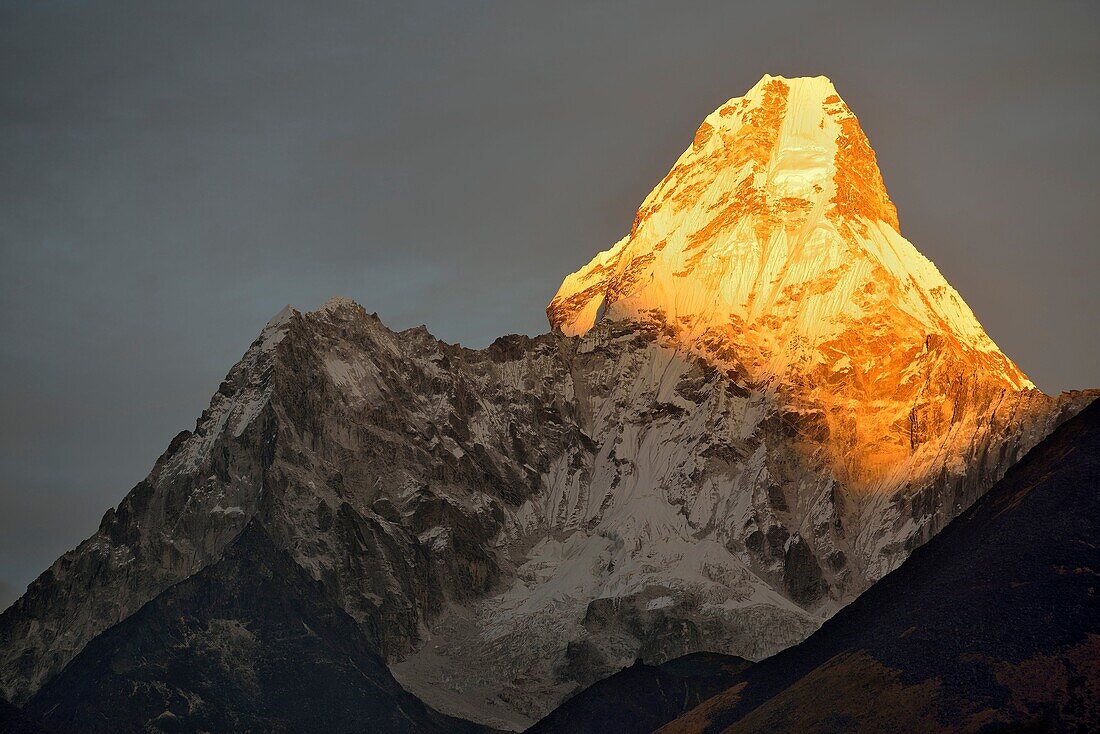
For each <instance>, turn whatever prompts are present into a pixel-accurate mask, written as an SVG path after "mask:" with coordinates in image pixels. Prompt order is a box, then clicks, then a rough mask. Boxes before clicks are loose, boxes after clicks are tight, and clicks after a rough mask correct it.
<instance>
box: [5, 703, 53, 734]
mask: <svg viewBox="0 0 1100 734" xmlns="http://www.w3.org/2000/svg"><path fill="white" fill-rule="evenodd" d="M0 732H3V734H50V733H49V730H48V729H45V728H43V727H42V726H40V725H39V724H38V723H37V722H35V721H31V719H30V718H29V717H28V716H27V715H26V714H25V713H23V712H22V711H20V710H19V707H18V706H15V705H14V704H11V703H9V702H7V701H5V700H4V699H2V698H0Z"/></svg>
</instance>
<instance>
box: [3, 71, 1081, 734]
mask: <svg viewBox="0 0 1100 734" xmlns="http://www.w3.org/2000/svg"><path fill="white" fill-rule="evenodd" d="M831 90H832V88H831V85H829V84H828V82H827V81H824V80H820V79H819V80H782V79H772V78H770V77H766V78H765V79H764V80H763V81H762V82H761V84H759V85H757V87H756V88H754V90H753V91H752V92H750V93H749V95H747V96H746V97H745V98H743V99H741V100H734V101H733V102H731V103H730V104H729V105H726V106H724V107H723V108H722V109H721V110H719V111H718V112H716V113H715V114H714V115H712V116H711V117H710V118H708V122H707V123H705V124H704V126H703V127H702V128H700V132H699V133H698V134H697V136H696V139H695V142H694V143H693V144H692V147H691V149H689V151H688V152H687V153H685V154H684V156H683V157H682V158H681V161H680V162H679V163H678V164H677V167H676V168H674V169H673V172H672V174H670V177H669V178H668V179H666V181H665V182H664V183H662V184H661V185H660V186H659V187H658V188H657V189H656V190H655V191H654V193H653V194H651V195H650V197H649V198H648V199H647V201H646V203H645V204H644V205H643V207H642V210H641V211H640V213H639V217H638V219H637V222H636V224H635V227H634V230H633V232H632V234H631V235H630V236H629V237H627V238H626V239H624V240H623V242H621V243H620V244H619V245H617V246H616V247H615V248H614V249H612V250H611V251H609V253H604V254H603V255H600V256H599V257H597V259H596V261H594V263H593V264H590V265H589V266H588V267H587V268H585V269H584V270H582V271H581V272H580V273H578V274H575V275H573V276H570V277H569V278H567V279H566V282H565V284H563V286H562V291H561V292H559V294H558V296H557V297H556V298H555V299H554V302H553V303H552V304H551V306H550V308H549V315H550V320H551V323H552V325H553V326H554V330H553V331H552V332H551V333H550V334H546V335H543V336H539V337H536V338H528V337H519V336H512V337H503V338H501V339H499V340H497V341H496V342H495V343H494V344H492V345H491V346H489V347H488V348H486V349H483V350H479V351H473V350H468V349H463V348H461V347H459V346H454V345H448V344H445V343H442V342H440V341H438V340H436V339H434V338H433V337H432V336H431V335H430V334H428V332H427V331H426V330H424V329H423V328H417V329H411V330H408V331H404V332H400V333H394V332H392V331H390V330H388V329H386V328H385V327H384V326H383V325H382V324H381V323H380V322H379V321H378V319H377V318H376V317H374V316H370V315H368V314H367V313H366V312H365V311H364V310H363V309H362V308H361V307H359V306H358V305H356V304H354V303H353V302H351V301H348V300H347V299H334V300H332V301H329V302H328V303H326V304H325V305H324V306H323V307H322V308H321V309H320V310H318V311H315V312H311V313H300V312H298V311H296V310H294V309H290V308H288V309H285V310H284V311H283V312H282V313H280V314H279V315H278V316H277V317H276V318H275V319H273V320H272V322H271V323H270V324H269V325H268V326H267V327H266V328H265V329H264V330H263V332H262V333H261V335H260V336H259V338H258V339H257V340H256V341H255V342H254V343H253V344H252V345H251V347H250V348H249V350H248V352H247V353H246V354H245V356H244V358H243V359H242V361H241V362H240V363H239V364H238V365H237V366H236V367H234V368H233V370H231V371H230V373H229V375H228V376H227V377H226V380H225V381H224V382H223V384H222V385H221V387H220V388H219V390H218V392H217V394H216V395H215V396H214V397H213V399H212V401H211V404H210V407H209V408H208V409H207V410H206V411H205V412H204V413H203V415H202V416H201V417H200V418H199V420H198V423H197V425H196V427H195V430H194V431H193V432H186V431H185V432H184V433H181V434H180V435H179V436H177V437H176V439H175V440H173V441H172V444H171V445H170V446H169V448H168V450H167V451H166V452H165V454H164V455H163V456H162V457H161V458H160V459H159V460H158V461H157V463H156V465H155V466H154V468H153V471H152V473H151V474H150V475H149V477H148V478H147V479H146V480H144V481H143V482H142V483H140V484H139V485H138V486H137V487H135V488H134V490H133V491H132V492H131V493H130V494H129V496H127V498H126V499H125V500H123V502H122V503H121V504H120V505H119V506H118V508H116V509H114V510H110V511H108V513H107V515H106V516H105V517H104V519H103V522H102V524H101V527H100V529H99V531H98V532H97V533H96V534H95V535H93V536H92V537H91V538H89V539H88V540H86V541H85V542H84V543H82V544H81V545H80V546H79V547H78V548H76V549H75V550H73V551H71V552H69V553H67V554H65V555H64V556H62V557H61V558H60V559H59V560H58V561H57V562H56V563H55V564H54V565H53V566H52V567H51V568H50V569H48V570H47V571H46V572H45V573H44V574H43V575H42V576H41V577H40V578H39V579H38V580H36V581H35V582H34V583H33V584H32V585H31V586H30V588H29V589H28V591H27V593H26V595H25V596H24V597H23V598H22V599H20V600H19V601H18V602H16V603H15V604H14V605H13V606H12V607H11V608H10V609H9V610H8V611H6V612H5V613H4V614H3V615H2V616H0V693H3V695H5V696H7V697H8V698H10V699H11V700H13V701H14V702H16V703H23V702H24V701H26V700H27V699H28V697H29V696H30V695H31V694H33V693H34V692H35V691H36V690H37V689H38V688H39V687H40V686H42V685H43V684H44V683H45V682H46V681H48V680H49V679H51V678H52V677H53V676H55V675H56V674H57V673H58V672H60V671H61V670H62V668H63V667H64V666H65V665H66V664H67V663H68V661H70V660H71V659H73V657H74V656H75V655H77V653H79V652H80V650H81V649H82V648H83V647H84V646H85V645H87V644H88V642H89V641H90V640H92V639H93V638H95V637H96V636H97V635H98V634H100V633H101V632H102V631H103V630H105V629H107V628H108V627H110V626H111V625H114V624H115V623H117V622H119V621H121V620H123V619H126V618H127V617H128V616H130V615H131V614H133V613H134V612H135V611H137V610H138V609H139V608H140V607H141V606H142V604H144V603H145V602H147V601H149V600H150V599H152V598H154V597H155V596H157V594H159V593H161V592H162V591H164V590H165V589H166V588H168V587H169V586H170V585H172V584H174V583H176V582H179V581H181V580H183V579H186V578H188V577H190V576H192V575H193V574H195V573H197V572H199V571H201V570H202V569H203V568H206V567H208V566H209V565H210V564H212V563H215V562H216V561H217V560H218V559H219V558H220V557H221V556H222V553H223V551H224V549H225V547H226V545H227V544H228V543H229V542H230V541H231V540H232V539H233V538H235V537H236V536H237V535H238V534H239V533H240V532H241V530H242V528H244V527H245V525H246V524H247V523H248V522H249V521H250V520H252V519H255V520H257V521H259V522H261V523H262V524H263V526H264V527H265V528H267V530H268V533H269V534H270V536H271V538H272V540H273V542H274V543H275V545H276V546H277V547H279V548H281V549H284V550H285V551H286V552H287V553H288V554H289V555H290V557H291V558H293V559H294V561H295V562H296V563H297V564H299V565H301V566H302V567H303V568H305V569H306V570H307V571H308V573H309V574H310V575H311V576H312V577H313V578H315V579H318V580H319V581H321V582H322V583H323V584H324V587H325V589H326V593H327V594H329V595H330V596H331V597H332V598H333V599H334V600H335V601H336V603H337V604H338V605H339V606H340V607H342V608H343V609H344V610H345V611H346V612H347V613H348V614H349V615H350V616H351V617H352V618H353V619H354V620H355V621H356V624H357V625H358V626H359V628H360V629H361V631H362V633H363V635H364V636H365V638H366V639H367V640H369V641H370V644H371V645H372V646H374V648H375V649H376V650H377V651H378V653H379V654H380V655H382V656H383V657H384V658H385V659H386V660H387V661H388V662H389V663H390V665H391V668H392V669H393V671H394V674H395V676H396V677H397V679H398V680H399V681H401V683H402V684H403V685H404V686H405V687H406V688H407V689H409V690H410V691H412V692H413V693H415V694H416V695H418V696H420V697H421V698H422V699H424V700H425V701H426V702H427V703H428V704H430V705H431V706H433V707H435V708H436V709H438V710H440V711H444V712H446V713H448V714H452V715H457V716H461V717H463V718H469V719H473V720H476V721H480V722H484V723H488V724H491V725H496V726H500V727H505V728H523V727H525V726H527V725H529V724H530V723H533V721H535V720H536V719H538V718H540V717H541V716H542V715H544V714H545V713H547V712H548V711H549V710H551V709H552V708H553V707H554V705H555V704H556V703H558V702H559V701H560V700H562V699H563V698H564V697H565V696H566V695H568V694H569V693H570V692H572V691H575V690H576V689H578V688H579V687H581V686H583V685H587V684H588V683H591V682H593V681H594V680H597V679H599V678H602V677H604V676H606V675H609V674H611V673H613V672H615V671H617V670H619V669H621V668H622V667H624V666H626V665H629V664H631V663H632V662H633V661H634V660H635V659H636V658H638V657H642V658H644V659H645V660H646V661H647V662H651V663H659V662H661V661H664V660H666V659H668V658H671V657H674V656H678V655H682V654H685V653H689V652H693V651H697V650H710V651H715V652H722V653H726V654H730V655H738V656H740V657H744V658H747V659H752V660H758V659H760V658H763V657H765V656H767V655H771V654H773V653H775V652H776V651H778V650H781V649H783V648H785V647H787V646H790V645H792V644H795V643H797V642H799V641H800V640H802V639H804V638H805V637H806V636H807V635H809V634H810V633H812V632H813V631H814V630H815V629H816V628H817V627H818V626H819V625H820V624H821V622H822V620H823V619H825V618H826V617H828V616H829V615H830V614H832V613H833V612H834V611H836V610H837V609H838V608H840V607H841V606H843V605H844V604H846V603H847V602H849V601H850V600H851V599H853V598H854V597H855V596H856V595H857V594H858V593H859V592H861V591H862V590H864V589H865V588H866V587H867V586H868V585H869V584H870V583H872V582H873V581H874V580H876V579H877V578H879V577H881V576H882V575H884V574H885V573H887V572H888V571H890V570H891V569H893V568H894V567H896V566H897V565H898V564H899V563H901V562H902V561H903V560H904V559H905V558H906V557H907V555H908V553H909V552H910V551H912V550H913V549H914V548H916V547H917V546H919V545H921V544H922V543H923V542H925V541H927V540H928V539H929V538H930V537H931V536H932V535H933V534H934V533H935V532H937V531H938V530H939V529H940V528H941V527H943V526H944V525H945V524H946V523H947V522H948V521H949V520H950V519H951V518H953V517H954V516H955V515H957V514H958V513H959V512H961V511H962V510H963V509H965V508H966V507H967V506H969V505H970V504H971V503H972V502H973V501H974V499H976V498H977V497H978V496H980V495H981V493H982V492H983V491H984V490H985V489H987V488H988V487H989V486H990V485H991V484H992V483H993V482H994V481H996V480H997V479H998V478H999V477H1000V476H1001V475H1002V474H1003V473H1004V471H1005V470H1006V469H1007V468H1008V467H1009V466H1010V465H1011V464H1012V463H1014V462H1015V461H1016V460H1017V459H1018V458H1019V457H1020V456H1022V455H1023V453H1024V452H1025V451H1026V450H1027V449H1028V448H1030V447H1031V446H1032V445H1034V444H1035V443H1036V442H1037V441H1039V440H1040V439H1041V438H1042V437H1044V436H1045V435H1047V434H1048V433H1049V432H1050V431H1051V430H1052V429H1053V428H1054V427H1055V426H1056V425H1058V424H1059V423H1060V422H1061V421H1062V420H1064V419H1065V418H1067V417H1069V416H1070V415H1072V414H1073V413H1074V412H1076V411H1077V410H1079V409H1080V407H1081V406H1083V405H1084V404H1085V403H1086V402H1087V400H1088V399H1089V396H1088V395H1085V394H1064V395H1063V396H1061V397H1059V398H1050V397H1047V396H1045V395H1043V394H1042V393H1041V392H1039V391H1037V390H1035V389H1033V388H1032V387H1031V385H1030V383H1029V382H1027V380H1026V378H1025V377H1024V376H1023V375H1022V374H1020V372H1019V370H1017V369H1016V368H1015V366H1014V365H1012V363H1011V362H1010V361H1009V360H1007V359H1006V358H1005V357H1004V356H1003V355H1001V353H1000V352H999V351H998V350H997V348H996V346H995V345H993V343H992V342H991V341H989V339H988V338H987V337H985V335H984V332H982V330H981V327H980V326H979V325H978V323H977V322H976V321H975V320H974V318H973V316H972V314H971V313H970V311H969V310H968V309H967V308H966V306H965V304H963V303H962V301H961V299H959V298H958V296H957V294H956V293H955V292H954V291H953V290H952V289H951V288H950V286H947V284H946V283H944V282H943V281H942V278H941V277H940V276H939V274H938V273H937V272H936V271H935V268H934V267H933V266H932V265H931V264H930V263H928V261H927V260H925V259H924V258H923V257H921V256H920V255H919V254H918V253H917V252H916V251H915V250H914V249H913V248H912V246H911V245H909V243H908V242H906V241H905V240H904V239H902V238H901V236H900V235H899V234H897V229H896V227H897V223H896V217H895V216H894V215H893V208H892V206H891V205H890V204H889V200H888V198H886V195H885V192H884V190H883V188H882V186H881V178H880V177H879V176H878V173H877V169H876V168H875V167H874V159H873V154H872V153H871V152H870V148H869V147H868V146H867V144H866V140H865V138H863V135H862V133H861V132H860V131H859V127H858V123H856V122H855V118H854V117H851V114H850V113H849V112H848V111H847V108H846V107H844V106H843V104H842V103H840V102H839V100H833V99H832V98H833V96H835V94H834V93H832V91H831ZM818 189H820V191H818ZM799 202H802V203H799ZM807 202H808V203H807ZM689 265H690V267H689ZM681 273H682V274H681Z"/></svg>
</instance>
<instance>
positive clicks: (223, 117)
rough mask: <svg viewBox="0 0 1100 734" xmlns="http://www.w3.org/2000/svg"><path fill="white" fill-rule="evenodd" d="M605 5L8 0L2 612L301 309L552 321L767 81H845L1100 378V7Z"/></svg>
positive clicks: (1033, 310)
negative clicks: (353, 303) (567, 283)
mask: <svg viewBox="0 0 1100 734" xmlns="http://www.w3.org/2000/svg"><path fill="white" fill-rule="evenodd" d="M597 5H598V6H595V7H594V6H593V5H592V4H590V3H577V4H566V3H562V2H553V3H550V2H546V3H540V4H527V3H517V2H501V3H492V4H485V3H473V2H464V3H454V2H445V3H435V4H420V3H410V2H399V3H393V4H384V3H380V2H363V3H324V4H322V3H312V2H310V3H307V2H301V3H263V4H249V5H248V6H246V5H245V4H237V3H228V2H224V1H222V0H219V1H218V2H194V1H189V2H181V3H174V2H156V3H150V2H146V1H145V0H142V1H141V2H133V3H119V2H107V1H102V2H50V1H46V2H33V3H26V4H22V3H14V4H13V3H11V2H6V1H0V336H2V338H0V606H4V605H6V603H7V602H8V601H10V600H11V599H12V598H14V595H15V594H17V593H21V592H22V589H23V587H24V586H25V585H26V583H27V582H28V581H29V580H30V579H32V578H33V577H34V576H35V575H37V574H38V573H39V572H40V571H42V570H43V569H45V568H46V567H47V566H48V565H49V564H50V562H51V561H52V560H53V559H54V558H55V557H56V556H57V555H59V554H60V553H61V552H63V551H64V550H66V549H68V548H70V547H72V546H74V545H75V544H76V543H77V542H78V541H79V540H80V539H82V538H84V537H86V536H87V535H88V534H90V533H91V532H92V531H93V530H94V529H95V527H96V525H97V524H98V522H99V518H100V517H101V515H102V513H103V511H104V510H105V509H106V508H107V507H108V506H111V505H114V504H116V503H117V502H118V501H119V500H120V499H121V498H122V497H123V495H124V494H125V493H126V492H127V491H128V489H129V488H130V487H131V486H133V485H134V484H135V483H136V482H137V481H138V480H140V479H141V478H142V477H143V476H144V475H145V474H146V472H147V471H148V470H149V468H150V467H151V466H152V463H153V460H154V459H155V458H156V456H157V455H158V454H159V453H160V452H161V451H162V450H163V449H164V447H165V446H166V445H167V443H168V441H169V439H170V438H171V437H172V436H173V435H174V434H175V433H176V432H178V431H179V430H181V429H183V428H191V427H192V426H193V425H194V419H195V417H196V416H197V415H198V414H199V413H200V412H201V411H202V409H203V408H204V407H205V406H206V403H207V401H208V399H209V396H210V394H211V393H213V392H214V390H215V389H216V388H217V385H218V383H219V381H220V380H221V378H222V376H223V375H224V374H225V373H226V371H227V370H228V369H229V367H230V366H231V365H232V364H233V363H234V362H235V361H236V360H237V359H238V358H239V356H240V355H241V354H242V353H243V351H244V349H245V348H246V346H247V345H248V343H249V342H250V341H251V340H252V339H253V338H254V336H255V335H256V333H257V332H258V331H259V329H260V328H261V327H262V326H263V324H264V323H265V322H266V321H267V319H268V318H269V317H270V316H271V315H272V314H274V313H275V312H276V311H278V310H279V309H280V308H281V307H282V306H283V305H284V304H285V303H288V302H289V303H292V304H295V305H297V306H299V307H302V308H313V307H316V306H317V305H318V304H320V303H321V302H322V301H323V300H324V299H325V298H327V297H328V296H331V295H336V294H340V295H348V296H351V297H353V298H355V299H356V300H358V301H360V302H361V303H363V304H364V305H365V306H366V307H367V310H369V311H378V312H379V314H380V315H381V316H382V318H383V319H384V320H385V321H386V323H387V324H389V325H390V326H392V327H395V328H404V327H408V326H412V325H416V324H419V323H425V324H427V325H428V327H429V329H430V330H431V331H432V332H433V333H434V334H436V335H437V336H439V337H441V338H443V339H446V340H449V341H460V342H462V343H463V344H467V345H470V346H483V345H485V344H487V343H488V342H490V341H491V340H492V339H493V338H494V337H495V336H497V335H500V334H503V333H508V332H526V333H538V332H541V331H544V330H545V328H546V323H545V317H544V315H543V308H544V307H545V305H546V303H547V301H548V300H549V298H550V297H551V295H552V294H553V293H554V291H555V290H556V288H557V286H558V284H559V282H560V280H561V278H562V276H563V275H564V274H566V273H567V272H569V271H571V270H573V269H575V268H576V267H578V266H579V265H581V264H582V263H584V262H586V261H587V260H588V259H589V258H590V257H591V256H592V255H593V254H594V253H595V252H597V251H598V250H601V249H605V248H606V247H608V246H609V245H610V244H611V243H613V242H614V241H615V240H616V239H618V238H619V237H620V236H621V235H622V234H623V233H624V232H625V231H626V230H627V229H628V228H629V225H630V222H631V220H632V218H633V215H634V210H635V208H636V207H637V205H638V204H639V203H640V202H641V200H642V198H643V197H644V196H645V194H646V193H647V192H648V191H649V189H650V188H651V187H652V186H653V185H654V184H655V183H656V182H657V181H658V180H659V179H660V178H661V177H662V176H663V175H664V174H665V173H666V172H667V170H668V168H669V167H670V166H671V164H672V163H673V161H674V160H675V158H676V157H677V155H679V153H680V152H681V151H682V150H683V148H684V147H686V146H687V144H688V143H689V142H690V140H691V137H692V134H693V132H694V130H695V128H696V126H697V125H698V124H699V122H700V120H701V119H702V118H703V117H704V116H705V115H706V114H707V113H708V112H710V111H711V110H712V109H714V108H715V107H717V106H718V105H719V104H721V103H722V102H723V101H725V100H726V99H727V98H729V97H733V96H738V95H740V94H742V93H743V92H745V91H746V90H747V89H748V88H749V87H750V86H752V84H753V83H754V82H756V80H757V79H758V78H759V77H760V76H761V75H762V74H764V73H765V72H768V73H772V74H782V75H786V76H799V75H817V74H825V75H827V76H829V77H831V78H832V79H833V81H834V83H835V84H836V86H837V88H838V90H839V91H840V94H841V95H842V96H843V97H844V98H845V100H846V101H847V102H848V104H849V105H850V106H851V107H852V108H853V110H854V111H855V112H856V114H857V115H858V116H859V118H860V120H861V122H862V124H863V127H864V129H865V130H866V131H867V133H868V135H869V137H870V138H871V142H872V145H873V146H874V147H875V149H876V150H877V151H878V154H879V159H880V163H881V166H882V169H883V174H884V176H885V179H886V183H887V186H888V187H889V190H890V193H891V195H892V197H893V199H894V201H895V202H896V203H897V205H898V210H899V213H900V217H901V223H902V231H903V233H904V234H905V235H906V236H907V237H908V238H909V239H910V240H912V241H913V242H914V243H915V244H916V246H917V248H918V249H920V250H921V251H922V252H923V253H925V254H926V255H927V256H928V257H930V258H931V259H932V260H933V261H934V262H935V263H936V264H937V265H938V266H939V267H940V269H941V270H942V271H943V273H944V275H945V276H946V277H947V279H948V280H949V281H950V282H951V283H952V284H953V285H955V287H956V288H958V290H959V291H960V292H961V293H962V295H963V297H964V298H965V299H966V300H967V302H968V303H969V304H970V305H971V307H972V308H973V309H974V311H975V312H976V313H977V315H978V318H979V319H980V320H981V322H982V323H983V324H984V325H985V327H986V329H987V330H988V331H989V333H990V335H991V336H992V337H993V339H994V340H995V341H996V342H997V343H998V344H999V345H1000V346H1001V347H1002V348H1003V349H1004V350H1005V352H1007V353H1008V354H1009V356H1011V357H1012V358H1014V359H1015V360H1016V361H1017V362H1018V363H1019V364H1020V366H1021V367H1022V368H1023V369H1024V371H1026V372H1027V373H1028V374H1029V375H1031V377H1032V378H1033V379H1034V380H1035V382H1036V383H1037V384H1038V385H1039V386H1040V387H1042V388H1043V389H1045V390H1047V391H1048V392H1050V391H1058V390H1062V389H1069V388H1077V387H1088V386H1100V351H1098V345H1097V341H1098V340H1097V339H1096V334H1095V331H1096V323H1095V321H1096V317H1097V314H1098V313H1100V300H1098V292H1100V289H1098V288H1097V286H1096V276H1097V271H1098V269H1100V268H1098V263H1100V243H1098V240H1097V235H1096V233H1097V230H1098V225H1100V206H1098V202H1100V196H1098V194H1100V186H1098V180H1100V177H1098V175H1097V172H1098V170H1100V156H1098V152H1100V144H1098V142H1097V141H1098V135H1097V120H1098V118H1100V115H1098V113H1100V50H1098V49H1100V44H1098V43H1097V40H1096V39H1097V37H1098V32H1100V23H1098V20H1100V12H1098V11H1100V4H1098V3H1094V2H1079V3H1055V2H1043V3H1040V2H1027V3H1010V2H990V3H976V2H971V3H958V2H951V3H943V4H938V3H919V4H918V3H914V4H913V6H914V7H910V8H908V9H906V10H898V9H890V8H889V7H887V6H888V4H887V3H881V2H874V3H855V4H852V3H844V2H830V3H818V2H813V3H805V4H791V3H779V2H767V3H764V2H757V3H732V2H724V3H715V4H712V5H707V4H696V3H692V2H682V1H679V2H675V3H672V2H664V3H629V4H626V3H624V4H618V3H604V4H597ZM261 7H262V8H263V10H262V12H259V11H258V10H257V9H258V8H261Z"/></svg>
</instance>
